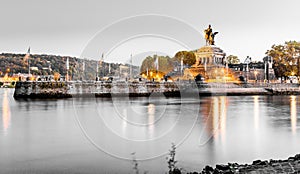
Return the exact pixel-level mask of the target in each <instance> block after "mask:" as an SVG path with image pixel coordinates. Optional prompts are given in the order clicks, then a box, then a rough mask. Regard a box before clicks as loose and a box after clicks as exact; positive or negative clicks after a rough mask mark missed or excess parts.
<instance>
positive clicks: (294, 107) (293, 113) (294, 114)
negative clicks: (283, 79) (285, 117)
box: [290, 96, 297, 134]
mask: <svg viewBox="0 0 300 174" xmlns="http://www.w3.org/2000/svg"><path fill="white" fill-rule="evenodd" d="M290 110H291V127H292V132H293V134H295V133H296V130H297V100H296V96H291V97H290Z"/></svg>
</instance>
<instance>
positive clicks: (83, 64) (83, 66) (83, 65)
mask: <svg viewBox="0 0 300 174" xmlns="http://www.w3.org/2000/svg"><path fill="white" fill-rule="evenodd" d="M84 70H85V62H84V61H83V63H82V71H84Z"/></svg>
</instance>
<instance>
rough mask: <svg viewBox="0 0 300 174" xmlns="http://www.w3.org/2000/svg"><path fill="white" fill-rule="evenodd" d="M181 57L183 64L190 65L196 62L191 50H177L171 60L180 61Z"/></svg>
mask: <svg viewBox="0 0 300 174" xmlns="http://www.w3.org/2000/svg"><path fill="white" fill-rule="evenodd" d="M182 58H183V64H185V65H189V66H192V65H193V64H195V62H196V56H195V54H194V53H193V52H192V51H179V52H177V53H176V54H175V56H174V58H173V61H177V62H181V59H182Z"/></svg>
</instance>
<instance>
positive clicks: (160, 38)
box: [0, 0, 300, 60]
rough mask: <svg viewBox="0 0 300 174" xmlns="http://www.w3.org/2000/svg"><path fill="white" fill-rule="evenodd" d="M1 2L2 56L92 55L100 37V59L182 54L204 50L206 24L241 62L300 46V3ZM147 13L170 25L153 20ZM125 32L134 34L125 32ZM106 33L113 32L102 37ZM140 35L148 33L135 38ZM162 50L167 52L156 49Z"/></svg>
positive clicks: (292, 0) (248, 0)
mask: <svg viewBox="0 0 300 174" xmlns="http://www.w3.org/2000/svg"><path fill="white" fill-rule="evenodd" d="M0 3H1V4H0V21H1V25H0V52H12V53H25V52H26V51H27V49H28V47H29V46H30V47H31V52H32V53H33V54H38V53H45V54H55V55H70V56H76V57H80V56H82V55H84V56H87V55H88V54H84V52H85V50H88V49H87V47H89V46H90V45H89V44H90V43H91V42H92V41H93V39H94V38H96V37H97V36H99V35H101V34H102V35H105V37H104V38H103V36H99V37H98V38H103V40H101V39H100V40H97V41H96V42H94V44H93V45H92V47H95V48H94V49H98V45H99V50H98V52H97V54H98V55H99V57H101V52H106V53H105V54H107V55H109V54H110V56H111V58H112V57H115V58H117V59H119V57H120V59H121V57H122V56H123V57H129V56H130V55H129V52H131V53H132V54H134V55H137V54H140V55H141V54H142V52H151V51H153V52H164V53H166V54H168V55H172V54H173V53H174V52H176V51H177V50H178V51H179V50H182V49H186V48H189V49H197V48H200V47H201V46H203V45H204V41H203V38H201V37H202V34H203V30H204V29H205V28H206V27H207V26H208V24H211V25H212V27H213V29H214V30H215V31H218V32H219V34H218V35H217V36H216V45H217V46H219V47H220V48H222V49H223V50H224V51H225V52H226V54H227V55H230V54H233V55H237V56H238V57H239V58H240V59H241V60H244V59H245V57H246V56H250V57H253V58H254V59H256V60H261V59H262V58H263V57H264V55H265V52H266V50H268V49H270V47H271V46H272V45H273V44H282V43H284V42H285V41H289V40H296V41H299V40H300V39H299V38H300V23H299V19H300V11H299V8H300V1H299V0H284V1H283V0H265V1H263V0H219V1H216V0H205V1H203V0H191V1H189V0H185V1H174V0H107V1H104V0H94V1H87V0H84V1H83V0H76V1H72V0H70V1H63V0H60V1H58V0H51V1H41V0H26V1H22V0H20V1H15V0H1V1H0ZM147 14H155V15H156V17H157V16H159V15H161V16H164V17H163V18H168V19H162V20H160V19H158V20H157V19H156V18H155V17H154V18H153V20H151V19H150V20H148V19H147ZM143 15H146V17H145V18H144V19H145V20H144V19H143V17H142V18H139V19H137V18H134V17H133V18H134V19H133V20H132V21H130V20H131V18H130V17H132V16H143ZM128 18H129V19H130V20H128ZM169 19H170V20H169ZM124 21H125V22H124ZM155 21H159V22H158V23H157V24H156V23H155ZM164 21H167V22H164ZM120 22H121V23H122V22H124V23H125V24H124V23H123V24H122V25H121V24H120V25H119V27H118V25H116V24H118V23H120ZM126 22H127V23H126ZM176 23H177V24H176ZM145 24H151V25H154V26H159V27H160V28H159V30H160V31H153V33H151V31H150V30H155V29H152V28H150V30H149V29H148V30H143V29H141V28H140V26H145V27H148V28H149V26H147V25H145ZM169 25H172V26H173V29H170V28H168V27H169ZM124 26H126V27H128V26H129V30H130V29H132V30H133V31H135V32H133V33H130V32H131V31H130V32H129V31H127V30H128V28H127V29H126V30H123V28H126V27H124ZM105 27H106V30H109V31H111V32H106V33H105V34H104V33H103V32H102V31H103V30H105ZM130 27H131V28H130ZM116 28H117V29H116ZM178 28H180V29H178ZM193 29H194V30H195V31H197V32H199V33H198V34H197V33H195V31H193ZM140 30H143V32H137V31H140ZM188 30H190V31H188ZM187 31H188V32H187ZM116 32H117V33H116ZM170 32H173V33H171V34H170ZM151 34H152V36H151ZM138 35H139V37H137V36H138ZM176 35H178V37H177V36H176ZM140 36H143V37H142V38H144V39H141V37H140ZM144 36H145V37H144ZM149 36H150V37H149ZM185 36H186V37H187V38H186V40H185ZM192 36H194V39H191V38H192ZM110 38H112V40H114V39H115V40H114V43H109V42H110V41H111V40H110ZM130 38H131V39H130ZM132 38H133V39H132ZM135 38H137V39H135ZM146 42H147V44H143V43H146ZM104 43H107V45H105V44H104ZM149 43H150V44H149ZM103 44H104V45H105V46H104V45H103ZM134 45H135V46H134ZM151 45H153V46H154V47H152V46H151ZM157 45H159V47H160V48H161V47H164V49H163V50H161V49H158V48H156V47H158V46H157ZM155 46H156V47H155ZM104 47H105V49H104ZM133 48H135V49H133ZM147 48H149V50H147ZM101 49H102V50H101ZM128 49H130V51H129V52H128ZM109 50H110V51H109ZM124 50H125V51H124ZM138 50H143V51H138ZM91 57H93V56H91Z"/></svg>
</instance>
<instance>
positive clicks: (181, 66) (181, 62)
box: [180, 57, 183, 72]
mask: <svg viewBox="0 0 300 174" xmlns="http://www.w3.org/2000/svg"><path fill="white" fill-rule="evenodd" d="M182 70H183V57H181V60H180V72H182Z"/></svg>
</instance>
